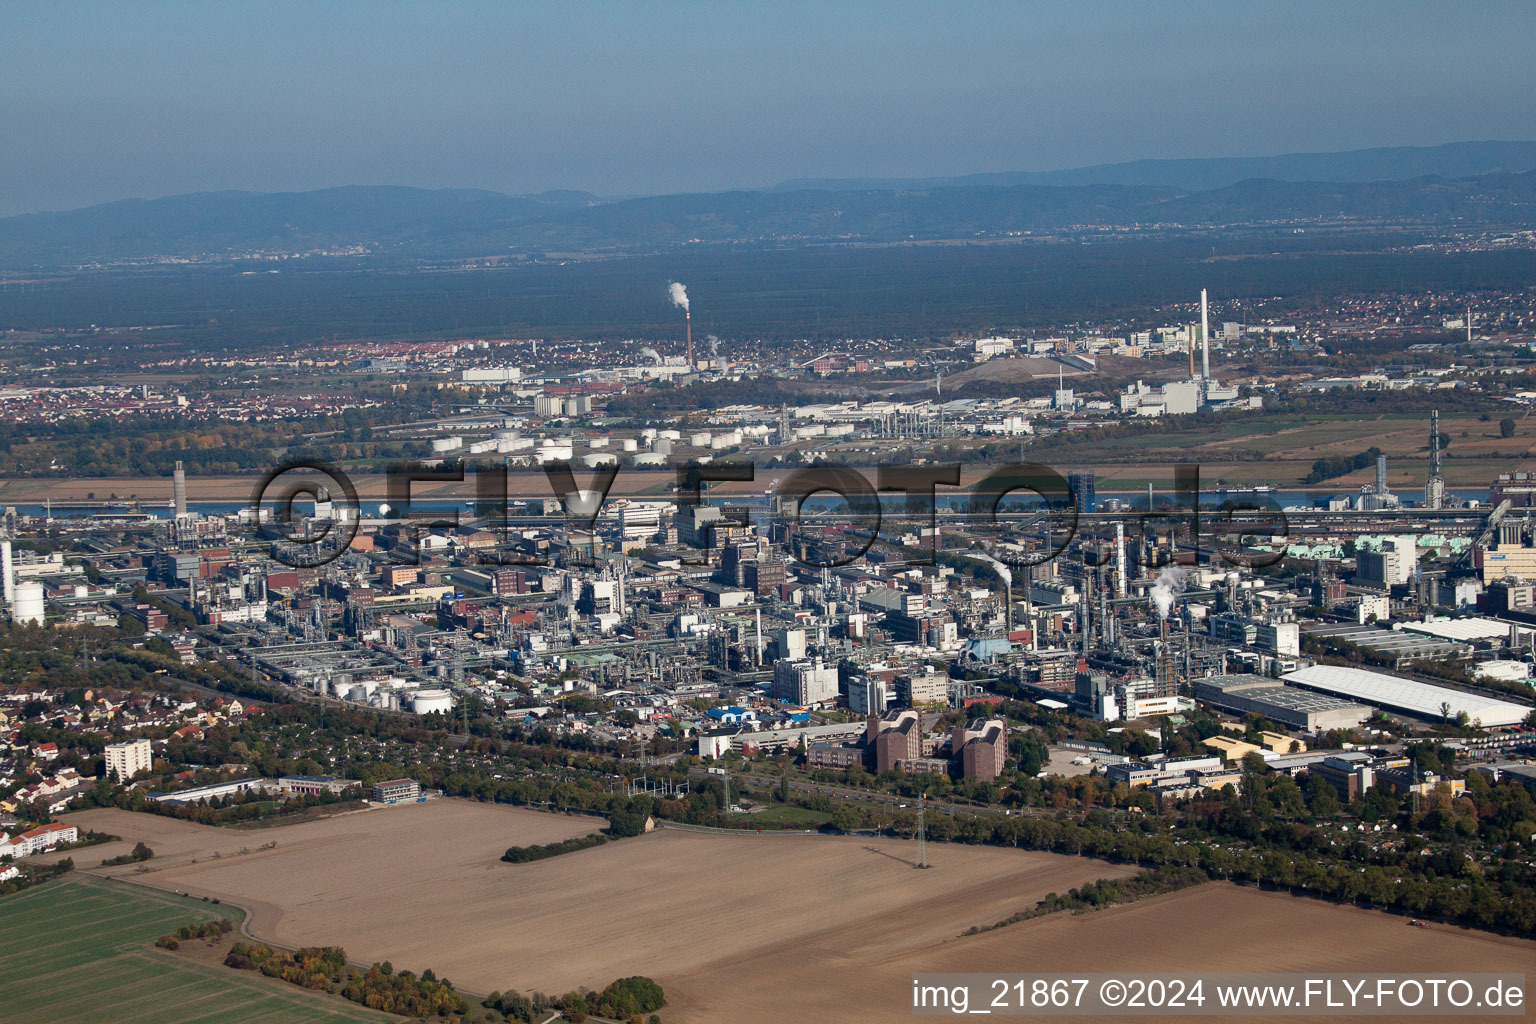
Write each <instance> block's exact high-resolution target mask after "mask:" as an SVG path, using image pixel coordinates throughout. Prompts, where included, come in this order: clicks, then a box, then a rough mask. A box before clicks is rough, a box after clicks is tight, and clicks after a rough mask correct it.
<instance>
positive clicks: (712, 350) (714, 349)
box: [704, 334, 720, 356]
mask: <svg viewBox="0 0 1536 1024" xmlns="http://www.w3.org/2000/svg"><path fill="white" fill-rule="evenodd" d="M704 340H705V341H707V342H709V354H710V355H712V356H717V355H719V354H720V339H719V338H717V337H715V336H714V335H713V334H711V335H710V336H709V337H707V338H705V339H704Z"/></svg>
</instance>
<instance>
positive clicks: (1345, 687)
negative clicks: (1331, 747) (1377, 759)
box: [1283, 665, 1531, 728]
mask: <svg viewBox="0 0 1536 1024" xmlns="http://www.w3.org/2000/svg"><path fill="white" fill-rule="evenodd" d="M1283 678H1284V679H1285V681H1286V682H1289V683H1294V684H1295V685H1297V686H1304V687H1306V688H1307V689H1309V690H1317V691H1320V692H1323V693H1331V694H1336V695H1338V696H1342V697H1348V698H1351V699H1354V700H1359V701H1361V702H1363V703H1366V704H1371V705H1373V706H1375V707H1380V708H1390V709H1392V710H1393V711H1401V712H1405V713H1406V714H1410V715H1417V716H1418V717H1420V718H1428V719H1435V720H1438V719H1442V718H1445V717H1447V716H1449V717H1452V718H1454V717H1456V716H1457V715H1459V714H1461V713H1463V712H1465V713H1466V715H1467V718H1468V719H1469V720H1471V721H1472V722H1473V723H1474V724H1476V725H1480V726H1482V727H1484V728H1491V727H1493V726H1500V725H1519V724H1520V723H1521V722H1523V721H1524V720H1525V717H1526V716H1527V715H1529V714H1530V713H1531V709H1530V708H1528V707H1526V706H1525V705H1523V704H1511V703H1510V702H1509V701H1504V700H1495V699H1493V698H1492V697H1485V696H1483V695H1482V694H1478V693H1468V692H1466V691H1465V690H1452V689H1449V688H1447V687H1444V686H1432V685H1431V684H1429V683H1420V682H1416V681H1414V680H1412V679H1403V678H1402V677H1400V676H1393V675H1388V674H1387V673H1385V672H1370V671H1367V670H1365V669H1359V668H1343V667H1340V666H1337V665H1312V666H1310V667H1308V668H1303V669H1297V670H1296V671H1295V672H1287V673H1286V674H1285V676H1284V677H1283Z"/></svg>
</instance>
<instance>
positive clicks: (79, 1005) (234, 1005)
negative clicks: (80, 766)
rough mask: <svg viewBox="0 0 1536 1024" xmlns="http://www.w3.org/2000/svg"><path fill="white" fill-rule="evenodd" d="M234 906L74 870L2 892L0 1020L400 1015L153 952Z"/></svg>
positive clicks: (231, 913) (290, 1022) (71, 1022)
mask: <svg viewBox="0 0 1536 1024" xmlns="http://www.w3.org/2000/svg"><path fill="white" fill-rule="evenodd" d="M241 916H242V915H241V913H240V911H238V910H236V909H235V908H233V907H228V906H213V905H211V904H207V903H204V902H202V901H201V900H191V899H184V898H181V897H177V896H172V895H169V894H164V893H159V892H154V891H152V890H149V889H145V888H142V887H139V886H132V885H127V884H123V883H116V882H107V881H103V880H100V879H94V878H87V877H83V876H78V875H77V876H73V877H69V878H66V879H65V880H63V881H57V882H49V883H46V884H44V885H40V886H38V887H37V888H34V889H26V890H23V891H22V892H19V893H16V894H14V895H12V896H6V897H3V898H0V1017H3V1018H4V1019H5V1020H15V1021H22V1020H35V1021H48V1022H49V1024H96V1022H101V1024H308V1022H311V1021H316V1022H320V1021H324V1022H342V1024H345V1022H353V1021H370V1022H383V1021H391V1020H398V1019H399V1018H396V1017H392V1016H389V1015H387V1014H382V1013H376V1012H374V1011H372V1010H367V1009H364V1008H362V1007H354V1006H352V1005H350V1004H348V1003H345V1002H343V1001H341V1000H339V999H334V998H326V997H322V996H317V995H311V994H309V993H307V992H304V991H302V990H299V989H297V988H294V987H293V986H290V985H286V984H284V983H283V982H280V981H274V980H272V979H270V978H265V977H262V976H260V975H257V974H254V973H252V972H247V971H235V970H232V969H230V968H227V967H221V966H218V965H212V964H201V963H195V962H193V961H190V960H187V959H185V958H183V957H180V956H177V955H175V954H172V953H168V952H165V951H164V950H160V949H156V948H155V946H154V942H155V939H156V938H158V937H159V936H161V935H164V934H165V933H166V932H171V931H175V930H176V929H177V928H179V927H181V926H182V925H184V924H193V923H195V922H198V921H206V920H210V919H213V918H218V917H229V918H232V919H234V920H236V921H238V920H239V919H240V918H241Z"/></svg>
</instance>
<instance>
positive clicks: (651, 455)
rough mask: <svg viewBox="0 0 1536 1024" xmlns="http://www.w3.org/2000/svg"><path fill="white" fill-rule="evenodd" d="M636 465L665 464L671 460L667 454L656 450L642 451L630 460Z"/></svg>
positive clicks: (653, 465)
mask: <svg viewBox="0 0 1536 1024" xmlns="http://www.w3.org/2000/svg"><path fill="white" fill-rule="evenodd" d="M630 461H631V462H632V463H633V464H634V465H636V466H652V467H655V466H665V465H667V464H668V462H669V461H670V460H669V459H668V458H667V457H666V456H665V455H658V454H657V453H656V452H641V453H640V454H639V455H636V456H635V457H634V458H633V459H631V460H630Z"/></svg>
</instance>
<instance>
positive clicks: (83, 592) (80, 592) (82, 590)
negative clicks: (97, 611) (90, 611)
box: [75, 586, 91, 597]
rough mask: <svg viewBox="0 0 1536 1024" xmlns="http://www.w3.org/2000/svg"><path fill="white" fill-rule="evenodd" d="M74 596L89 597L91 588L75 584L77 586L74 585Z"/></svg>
mask: <svg viewBox="0 0 1536 1024" xmlns="http://www.w3.org/2000/svg"><path fill="white" fill-rule="evenodd" d="M75 596H76V597H90V596H91V588H90V587H81V586H77V587H75Z"/></svg>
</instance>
